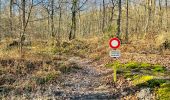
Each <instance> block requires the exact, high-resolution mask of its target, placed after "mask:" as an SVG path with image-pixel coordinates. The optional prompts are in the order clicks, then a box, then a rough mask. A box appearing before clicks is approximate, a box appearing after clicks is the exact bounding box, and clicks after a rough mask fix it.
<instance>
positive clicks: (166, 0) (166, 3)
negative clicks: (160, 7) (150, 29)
mask: <svg viewBox="0 0 170 100" xmlns="http://www.w3.org/2000/svg"><path fill="white" fill-rule="evenodd" d="M165 6H166V32H168V28H169V27H168V24H169V23H168V21H169V20H168V0H165Z"/></svg>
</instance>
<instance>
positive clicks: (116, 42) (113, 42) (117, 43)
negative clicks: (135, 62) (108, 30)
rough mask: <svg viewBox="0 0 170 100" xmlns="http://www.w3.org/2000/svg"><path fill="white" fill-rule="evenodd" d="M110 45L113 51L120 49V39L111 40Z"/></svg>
mask: <svg viewBox="0 0 170 100" xmlns="http://www.w3.org/2000/svg"><path fill="white" fill-rule="evenodd" d="M109 45H110V47H111V48H112V49H117V48H119V47H120V40H119V39H118V38H111V39H110V41H109Z"/></svg>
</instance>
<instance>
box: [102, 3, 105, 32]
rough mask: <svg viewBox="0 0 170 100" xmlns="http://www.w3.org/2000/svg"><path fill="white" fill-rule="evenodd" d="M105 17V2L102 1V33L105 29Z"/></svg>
mask: <svg viewBox="0 0 170 100" xmlns="http://www.w3.org/2000/svg"><path fill="white" fill-rule="evenodd" d="M105 17H106V8H105V0H103V18H102V32H103V33H104V29H105V21H106V20H105Z"/></svg>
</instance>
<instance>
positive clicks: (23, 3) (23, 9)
mask: <svg viewBox="0 0 170 100" xmlns="http://www.w3.org/2000/svg"><path fill="white" fill-rule="evenodd" d="M25 26H26V20H25V0H22V33H21V37H20V39H21V40H20V55H21V58H22V57H23V42H24V40H25Z"/></svg>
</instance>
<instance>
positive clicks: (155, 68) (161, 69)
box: [153, 65, 166, 73]
mask: <svg viewBox="0 0 170 100" xmlns="http://www.w3.org/2000/svg"><path fill="white" fill-rule="evenodd" d="M153 71H154V72H161V73H163V72H165V71H166V68H165V67H164V66H162V65H154V66H153Z"/></svg>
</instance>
